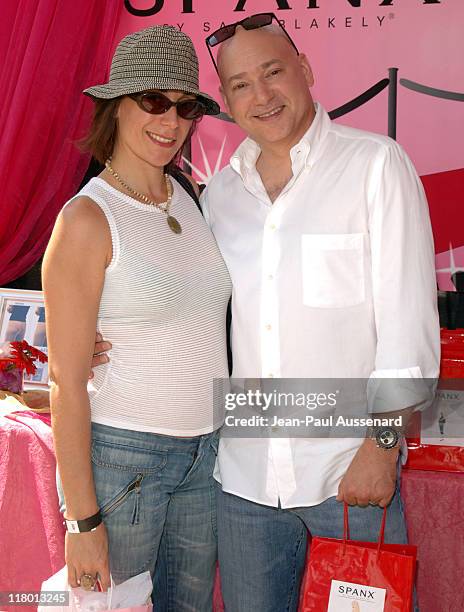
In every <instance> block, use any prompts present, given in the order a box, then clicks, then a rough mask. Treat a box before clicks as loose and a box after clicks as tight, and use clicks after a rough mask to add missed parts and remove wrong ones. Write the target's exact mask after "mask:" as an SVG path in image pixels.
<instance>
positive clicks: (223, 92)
mask: <svg viewBox="0 0 464 612" xmlns="http://www.w3.org/2000/svg"><path fill="white" fill-rule="evenodd" d="M219 93H220V94H221V98H222V101H223V102H224V107H225V109H226V111H227V114H228V115H230V116H231V117H232V113H231V112H230V106H229V102H228V101H227V96H226V92H225V91H224V88H223V86H222V85H220V86H219Z"/></svg>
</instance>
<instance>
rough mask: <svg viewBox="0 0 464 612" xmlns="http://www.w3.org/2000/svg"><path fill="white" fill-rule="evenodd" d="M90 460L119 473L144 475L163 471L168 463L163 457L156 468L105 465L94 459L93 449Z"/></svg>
mask: <svg viewBox="0 0 464 612" xmlns="http://www.w3.org/2000/svg"><path fill="white" fill-rule="evenodd" d="M91 459H92V463H93V464H95V465H98V466H100V467H105V468H111V469H113V470H119V471H121V472H135V473H138V472H143V473H144V474H156V473H157V472H160V471H161V470H162V469H164V468H165V467H166V464H167V462H168V458H167V456H166V455H165V456H164V457H163V459H162V461H161V463H160V464H159V465H157V466H156V467H140V466H123V465H118V464H116V463H106V462H105V461H101V460H100V459H98V457H96V454H95V452H94V450H93V448H92V452H91Z"/></svg>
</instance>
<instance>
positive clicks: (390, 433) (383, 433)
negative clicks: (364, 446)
mask: <svg viewBox="0 0 464 612" xmlns="http://www.w3.org/2000/svg"><path fill="white" fill-rule="evenodd" d="M375 439H376V440H377V444H378V445H379V446H380V447H381V448H387V449H388V448H394V447H395V446H396V445H397V444H398V440H399V435H398V432H397V431H396V429H392V428H388V429H379V430H378V431H377V433H376V436H375Z"/></svg>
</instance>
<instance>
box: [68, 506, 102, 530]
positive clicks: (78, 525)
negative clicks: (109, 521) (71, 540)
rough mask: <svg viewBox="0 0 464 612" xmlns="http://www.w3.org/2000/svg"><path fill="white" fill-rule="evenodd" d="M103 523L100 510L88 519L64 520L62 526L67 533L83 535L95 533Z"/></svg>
mask: <svg viewBox="0 0 464 612" xmlns="http://www.w3.org/2000/svg"><path fill="white" fill-rule="evenodd" d="M102 521H103V518H102V515H101V512H100V509H98V511H97V512H96V513H95V514H94V515H93V516H89V517H88V518H85V519H81V520H79V521H76V520H70V519H66V518H65V520H64V523H63V525H64V526H65V527H66V530H67V531H68V532H69V533H85V532H87V531H95V529H96V528H97V527H98V525H100V523H101V522H102Z"/></svg>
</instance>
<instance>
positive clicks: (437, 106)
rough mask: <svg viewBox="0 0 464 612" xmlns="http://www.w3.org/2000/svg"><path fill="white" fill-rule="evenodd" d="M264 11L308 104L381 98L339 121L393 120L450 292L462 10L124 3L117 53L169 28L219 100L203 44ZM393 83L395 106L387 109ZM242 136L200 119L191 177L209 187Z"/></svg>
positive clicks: (460, 238) (459, 162)
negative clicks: (126, 39)
mask: <svg viewBox="0 0 464 612" xmlns="http://www.w3.org/2000/svg"><path fill="white" fill-rule="evenodd" d="M266 11H270V12H274V13H276V15H277V16H278V18H279V19H281V20H282V23H283V24H284V25H285V27H286V29H287V31H288V33H289V34H290V36H291V37H292V38H293V39H294V41H295V43H296V44H297V46H298V48H299V49H300V52H302V53H305V54H306V55H307V57H308V58H309V61H310V63H311V65H312V68H313V72H314V75H315V81H316V82H315V86H314V89H313V97H314V98H315V99H316V100H318V101H320V102H321V103H322V104H323V106H324V107H325V108H326V109H327V110H328V111H332V110H335V109H338V108H340V107H341V106H343V105H344V104H346V103H347V102H350V101H352V100H353V99H355V98H356V97H357V96H359V95H360V94H363V93H364V92H366V91H367V90H369V89H370V88H371V87H372V86H374V85H376V84H378V88H379V89H381V91H380V92H379V93H378V95H375V97H373V98H372V99H370V100H369V101H367V102H366V103H364V104H362V105H361V106H359V107H358V108H356V109H355V110H352V111H351V112H349V113H347V114H345V115H344V116H342V117H340V118H338V119H336V120H337V121H339V122H340V123H344V124H346V125H351V126H354V127H358V128H361V129H366V130H370V131H373V132H379V133H383V134H387V133H389V131H388V124H389V118H390V135H393V134H392V131H391V130H392V126H393V125H394V123H395V122H396V139H397V140H398V142H400V144H401V145H403V147H404V148H405V149H406V151H407V152H408V154H409V155H410V156H411V158H412V160H413V162H414V164H415V165H416V168H417V170H418V172H419V174H420V175H421V177H422V178H423V182H424V185H425V188H426V191H427V195H428V199H429V204H430V209H431V215H432V220H433V228H434V235H435V241H436V251H437V268H438V269H439V270H441V271H440V272H439V274H438V280H439V284H440V288H441V289H452V288H453V287H452V285H451V283H450V281H449V276H450V271H454V270H458V269H464V229H463V228H464V223H463V213H462V205H463V204H464V202H463V200H464V196H463V192H464V159H463V149H462V133H461V132H460V131H459V130H458V129H457V128H458V126H462V125H463V124H464V83H463V79H462V72H463V60H462V58H463V57H464V37H463V36H462V24H463V23H464V4H462V3H460V2H451V1H450V0H408V2H407V3H406V2H404V1H403V2H401V1H400V0H375V1H374V0H369V1H368V0H330V1H329V0H218V1H216V2H209V1H208V2H205V1H204V0H169V2H168V1H167V0H126V1H125V8H124V11H123V14H122V18H121V22H120V27H119V30H118V32H117V34H116V37H115V41H114V46H116V44H117V42H118V41H119V40H120V39H121V38H122V37H123V36H124V35H126V34H127V33H129V32H132V31H136V30H139V29H142V28H144V27H148V26H150V25H154V24H162V23H166V24H171V25H174V26H176V27H177V28H179V29H181V30H182V31H183V32H185V33H187V34H188V35H189V36H191V37H192V39H193V41H194V43H195V46H196V48H197V52H198V56H199V59H200V72H201V86H202V88H203V89H204V90H205V91H207V92H209V93H210V94H211V95H213V96H216V97H217V98H219V97H220V96H219V92H218V87H219V82H218V78H217V75H216V73H215V71H214V68H213V66H212V63H211V60H210V58H209V54H208V52H207V49H206V46H205V43H204V39H205V37H206V36H207V35H208V34H210V33H211V32H213V31H214V30H215V29H217V28H218V27H220V26H221V24H223V23H230V22H234V21H237V20H239V19H243V18H244V17H245V16H246V15H249V14H253V13H257V12H266ZM391 68H396V69H397V71H392V70H389V69H391ZM387 79H389V83H388V82H386V80H387ZM382 81H383V83H381V82H382ZM395 82H396V83H397V100H396V104H394V103H392V101H391V100H390V102H389V95H391V93H392V88H394V86H395ZM382 85H383V86H384V88H383V89H382ZM243 136H244V135H243V133H242V132H241V130H240V129H239V128H238V127H237V126H235V125H233V124H230V123H227V122H225V121H222V120H220V119H215V118H210V117H208V118H205V119H204V120H203V122H202V124H201V126H200V128H199V130H198V133H197V137H196V139H195V141H194V143H193V150H192V171H193V174H194V176H195V177H196V178H197V179H198V180H200V181H202V182H207V181H208V180H209V178H210V177H211V176H212V175H213V174H214V173H215V172H217V171H218V170H219V169H220V168H222V167H223V166H224V165H225V164H227V163H228V159H229V157H230V155H231V153H232V152H233V151H234V149H235V147H236V146H237V145H238V143H239V142H240V140H241V139H242V138H243ZM450 171H458V172H450Z"/></svg>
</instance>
